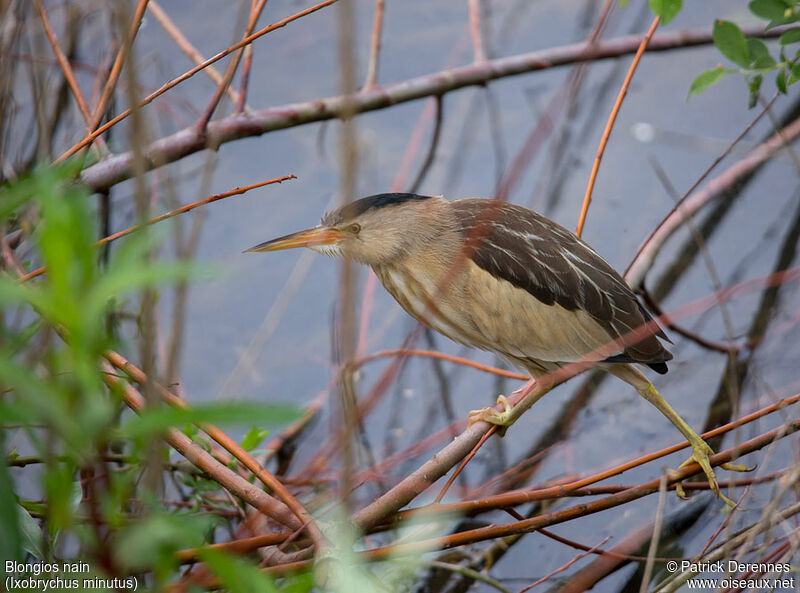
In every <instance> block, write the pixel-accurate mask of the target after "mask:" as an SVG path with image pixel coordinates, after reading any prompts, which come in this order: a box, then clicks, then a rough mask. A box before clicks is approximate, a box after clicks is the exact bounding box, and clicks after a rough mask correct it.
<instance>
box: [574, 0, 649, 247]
mask: <svg viewBox="0 0 800 593" xmlns="http://www.w3.org/2000/svg"><path fill="white" fill-rule="evenodd" d="M660 20H661V17H658V16H657V17H656V18H654V19H653V22H652V24H651V25H650V29H649V30H648V31H647V34H646V35H645V36H644V39H642V42H641V43H640V44H639V47H638V49H637V50H636V55H634V56H633V61H632V62H631V66H630V68H628V73H627V74H626V75H625V80H623V81H622V87H621V88H620V89H619V94H618V95H617V100H616V101H615V102H614V107H613V108H612V109H611V113H610V114H609V116H608V122H607V123H606V127H605V129H604V130H603V135H602V136H601V138H600V145H599V146H598V147H597V153H596V154H595V157H594V163H593V164H592V172H591V173H590V174H589V183H588V185H587V186H586V193H585V194H584V196H583V205H582V206H581V214H580V217H579V218H578V226H577V227H576V228H575V234H576V235H578V236H579V237H580V236H581V233H583V225H584V224H585V223H586V215H587V214H588V212H589V204H591V202H592V191H593V190H594V184H595V181H596V180H597V172H598V171H599V170H600V161H601V160H602V159H603V153H604V152H605V150H606V144H608V139H609V138H610V137H611V130H612V129H613V127H614V122H615V121H617V115H618V114H619V110H620V108H621V107H622V101H624V100H625V95H626V94H627V93H628V87H629V86H630V84H631V80H632V79H633V73H634V72H636V67H637V66H638V65H639V60H641V59H642V55H643V54H644V51H645V49H647V44H648V43H649V42H650V40H651V39H652V37H653V34H654V33H655V32H656V28H658V23H659V21H660Z"/></svg>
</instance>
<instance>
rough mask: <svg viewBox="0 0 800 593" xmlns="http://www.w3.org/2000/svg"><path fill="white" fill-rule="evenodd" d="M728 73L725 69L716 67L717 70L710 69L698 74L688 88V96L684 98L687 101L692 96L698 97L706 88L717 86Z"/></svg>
mask: <svg viewBox="0 0 800 593" xmlns="http://www.w3.org/2000/svg"><path fill="white" fill-rule="evenodd" d="M729 72H730V70H726V69H725V68H722V67H717V68H712V69H711V70H706V71H705V72H702V73H701V74H698V75H697V76H696V77H695V79H694V80H693V81H692V84H691V86H690V87H689V94H688V95H687V96H686V98H687V99H688V98H689V97H691V96H693V95H698V94H700V93H702V92H703V91H704V90H706V89H707V88H708V87H710V86H713V85H715V84H717V83H718V82H719V81H720V80H722V79H723V78H724V77H725V75H726V74H728V73H729Z"/></svg>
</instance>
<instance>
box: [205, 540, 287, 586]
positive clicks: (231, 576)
mask: <svg viewBox="0 0 800 593" xmlns="http://www.w3.org/2000/svg"><path fill="white" fill-rule="evenodd" d="M200 557H201V558H202V559H203V561H204V562H205V563H206V564H207V565H208V567H209V568H210V569H211V571H212V572H213V573H214V574H215V575H216V576H217V578H218V579H219V580H220V583H222V585H223V586H224V587H225V589H226V590H227V591H230V592H231V593H252V592H253V591H259V592H260V593H278V589H277V587H276V586H275V583H274V582H273V580H272V578H271V577H270V576H269V575H268V574H266V573H265V572H263V571H261V570H259V569H258V568H257V567H256V566H255V565H254V564H252V563H250V562H247V561H246V560H243V559H241V558H237V557H236V556H231V555H229V554H226V553H224V552H220V551H217V550H213V549H206V550H204V551H203V553H202V554H201V555H200Z"/></svg>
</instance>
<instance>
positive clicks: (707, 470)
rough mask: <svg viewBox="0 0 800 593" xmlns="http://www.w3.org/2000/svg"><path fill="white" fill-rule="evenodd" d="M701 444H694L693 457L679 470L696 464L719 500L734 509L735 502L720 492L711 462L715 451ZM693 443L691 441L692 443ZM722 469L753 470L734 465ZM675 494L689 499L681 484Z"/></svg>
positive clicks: (724, 464) (705, 444) (728, 464)
mask: <svg viewBox="0 0 800 593" xmlns="http://www.w3.org/2000/svg"><path fill="white" fill-rule="evenodd" d="M698 441H699V442H693V443H692V456H691V457H689V459H687V460H686V461H684V462H683V463H681V464H680V465H679V466H678V469H681V468H684V467H686V466H688V465H691V464H692V463H696V464H697V465H699V466H700V469H701V470H703V473H704V474H705V475H706V479H707V480H708V486H709V488H711V490H712V492H714V494H716V495H717V496H718V497H719V498H721V499H722V500H723V502H725V504H726V505H728V506H729V507H731V508H733V507H735V506H736V503H735V502H733V501H732V500H731V499H730V498H728V497H727V496H725V495H724V494H722V492H720V490H719V484H717V476H716V474H715V473H714V469H713V468H712V467H711V462H710V461H709V456H710V455H713V454H714V450H713V449H712V448H711V447H709V446H708V444H707V443H706V442H705V441H704V440H702V439H698ZM690 442H691V441H690ZM720 467H721V468H722V469H726V470H729V471H737V472H745V471H752V470H753V469H755V468H754V467H753V468H748V467H747V466H745V465H739V464H734V463H723V464H722V465H720ZM675 493H676V494H677V495H678V496H679V497H680V498H684V499H685V498H687V496H686V492H685V491H684V489H683V486H682V485H681V483H680V482H678V483H677V484H676V485H675Z"/></svg>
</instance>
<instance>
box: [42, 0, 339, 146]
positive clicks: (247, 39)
mask: <svg viewBox="0 0 800 593" xmlns="http://www.w3.org/2000/svg"><path fill="white" fill-rule="evenodd" d="M335 2H338V0H324V1H323V2H320V3H319V4H316V5H314V6H312V7H310V8H307V9H305V10H301V11H300V12H298V13H296V14H293V15H291V16H288V17H286V18H284V19H281V20H279V21H278V22H276V23H273V24H272V25H269V26H267V27H264V28H263V29H261V30H260V31H256V32H255V33H253V34H252V35H249V36H247V37H245V38H244V39H242V40H241V41H239V42H238V43H234V44H233V45H231V46H230V47H228V48H226V49H224V50H222V51H221V52H219V53H218V54H216V55H214V56H212V57H210V58H208V59H207V60H205V61H204V62H202V63H201V64H198V65H197V66H195V67H194V68H192V69H191V70H188V71H186V72H184V73H183V74H181V75H180V76H178V77H177V78H173V79H172V80H170V81H169V82H167V83H165V84H163V85H162V86H160V87H159V88H158V89H156V90H155V91H153V92H152V93H150V94H149V95H147V96H146V97H145V98H144V99H142V100H141V101H140V102H139V107H144V106H145V105H148V104H150V103H152V102H153V100H154V99H155V98H156V97H159V96H161V95H163V94H164V93H166V92H167V91H168V90H169V89H171V88H173V87H175V86H177V85H179V84H180V83H182V82H183V81H184V80H186V79H188V78H191V77H192V76H194V75H195V74H197V73H198V72H200V70H202V69H204V68H205V67H207V66H209V65H210V64H213V63H214V62H217V61H218V60H221V59H222V58H224V57H225V56H227V55H229V54H231V53H233V52H235V51H236V50H237V49H240V48H242V47H244V46H245V45H248V44H249V43H252V42H253V41H255V40H256V39H258V38H259V37H261V36H262V35H266V34H267V33H271V32H272V31H274V30H275V29H280V28H281V27H285V26H286V25H288V24H289V23H291V22H292V21H296V20H297V19H299V18H302V17H304V16H306V15H309V14H311V13H312V12H316V11H318V10H320V9H322V8H325V7H326V6H329V5H331V4H333V3H335ZM131 113H132V110H131V109H126V110H125V111H123V112H122V113H120V114H119V115H117V116H116V117H114V118H113V119H112V120H110V121H109V122H107V123H106V124H104V125H103V126H101V127H99V128H98V129H96V130H95V131H94V132H92V133H91V134H89V135H88V136H86V137H85V138H84V139H83V140H81V141H80V142H78V143H77V144H75V145H74V146H73V147H72V148H70V149H69V150H67V151H66V152H65V153H63V154H62V155H61V156H60V157H58V158H57V159H56V161H55V162H59V161H62V160H64V159H66V158H68V157H70V156H72V155H73V154H75V153H76V152H77V151H79V150H80V149H81V148H83V147H84V146H86V145H87V144H89V143H91V142H92V141H93V140H94V139H95V138H97V137H98V136H99V135H100V134H102V133H104V132H105V131H106V130H108V129H109V128H111V127H112V126H115V125H117V124H118V123H119V122H121V121H122V120H123V119H125V118H126V117H128V116H129V115H130V114H131Z"/></svg>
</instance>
